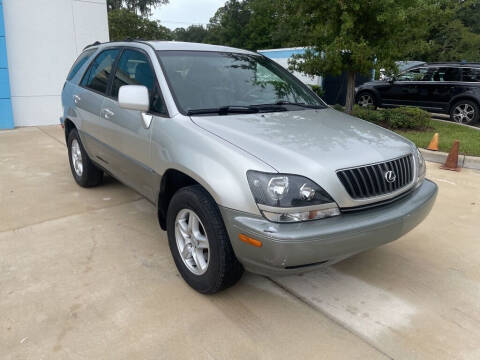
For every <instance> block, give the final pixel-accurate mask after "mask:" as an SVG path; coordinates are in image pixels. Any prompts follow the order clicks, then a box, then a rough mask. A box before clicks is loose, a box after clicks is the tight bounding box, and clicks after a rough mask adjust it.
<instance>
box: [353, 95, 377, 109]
mask: <svg viewBox="0 0 480 360" xmlns="http://www.w3.org/2000/svg"><path fill="white" fill-rule="evenodd" d="M357 105H359V106H361V107H366V108H372V109H375V108H376V105H375V98H374V97H373V95H372V94H371V93H370V92H361V93H360V94H358V95H357Z"/></svg>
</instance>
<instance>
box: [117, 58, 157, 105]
mask: <svg viewBox="0 0 480 360" xmlns="http://www.w3.org/2000/svg"><path fill="white" fill-rule="evenodd" d="M123 85H143V86H146V87H147V88H148V93H149V94H150V109H151V111H154V112H156V113H163V112H164V108H163V102H162V98H161V96H160V92H159V91H158V87H157V85H156V81H155V73H154V71H153V69H152V67H151V66H150V63H149V61H148V58H147V55H145V54H144V53H142V52H140V51H135V50H125V51H124V52H123V53H122V56H121V57H120V60H119V61H118V66H117V70H116V71H115V77H114V78H113V85H112V97H113V98H115V99H118V92H119V90H120V87H121V86H123Z"/></svg>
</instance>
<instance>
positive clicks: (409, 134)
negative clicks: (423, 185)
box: [395, 120, 480, 156]
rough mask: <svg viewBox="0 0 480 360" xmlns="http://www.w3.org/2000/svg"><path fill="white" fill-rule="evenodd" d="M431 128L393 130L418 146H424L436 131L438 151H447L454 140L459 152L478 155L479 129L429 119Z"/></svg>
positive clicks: (479, 152)
mask: <svg viewBox="0 0 480 360" xmlns="http://www.w3.org/2000/svg"><path fill="white" fill-rule="evenodd" d="M430 127H431V128H430V129H429V130H427V131H416V130H395V132H396V133H398V134H400V135H402V136H405V137H406V138H408V139H410V140H411V141H413V142H414V143H415V144H416V145H417V146H418V147H420V148H424V149H425V148H426V147H427V146H428V144H429V143H430V140H432V137H433V134H435V133H438V137H439V141H438V149H439V151H444V152H449V151H450V149H451V147H452V145H453V142H454V141H455V140H458V141H460V153H461V154H465V155H471V156H480V129H479V130H475V129H472V128H469V127H466V126H462V125H457V124H455V123H446V122H442V121H436V120H432V121H431V126H430Z"/></svg>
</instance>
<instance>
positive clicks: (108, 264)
mask: <svg viewBox="0 0 480 360" xmlns="http://www.w3.org/2000/svg"><path fill="white" fill-rule="evenodd" d="M64 142H65V141H64V136H63V132H62V129H61V128H60V127H59V126H50V127H31V128H20V129H17V130H12V131H4V132H1V133H0V204H1V206H0V356H1V358H5V359H31V358H35V359H55V358H58V359H64V358H69V359H99V358H112V359H127V358H128V359H133V358H135V359H136V358H142V359H163V358H165V359H169V358H172V359H173V358H175V359H179V358H194V357H195V358H198V359H226V358H229V359H234V358H238V359H245V358H248V359H257V358H258V359H273V358H275V359H302V358H333V357H335V358H348V359H377V358H378V359H383V358H386V359H388V358H395V359H453V358H458V359H478V358H480V346H479V344H480V301H479V299H480V261H479V259H480V234H479V233H480V225H479V219H480V171H473V170H468V169H463V170H462V171H461V172H459V173H457V172H449V171H443V170H440V169H439V166H438V164H433V163H429V164H428V177H429V178H430V179H432V180H434V181H435V182H436V183H437V184H438V185H439V188H440V191H439V197H438V200H437V203H436V205H435V207H434V209H433V211H432V213H431V214H430V216H429V217H428V218H427V220H426V221H425V222H424V223H422V224H421V225H420V226H419V227H418V228H416V229H415V230H414V231H412V232H411V233H409V234H407V235H406V236H405V237H403V238H402V239H400V240H398V241H396V242H393V243H391V244H389V245H386V246H383V247H380V248H378V249H375V250H371V251H368V252H366V253H363V254H359V255H357V256H355V257H353V258H350V259H348V260H346V261H343V262H341V263H339V264H337V265H335V266H333V267H331V268H328V269H325V270H322V271H317V272H313V273H308V274H304V275H301V276H292V277H287V278H274V279H267V278H264V277H260V276H256V275H252V274H246V275H245V276H244V277H243V279H242V280H241V282H240V283H239V284H238V285H237V286H235V287H234V288H231V289H229V290H227V291H224V292H222V293H220V294H218V295H214V296H204V295H200V294H198V293H196V292H195V291H193V290H192V289H190V288H189V287H188V285H186V284H185V282H184V281H183V280H182V278H181V277H180V276H179V274H178V273H177V270H176V268H175V265H174V263H173V260H172V258H171V255H170V252H169V249H168V244H167V241H166V234H165V232H163V231H161V229H160V227H159V226H158V223H157V220H156V215H155V211H154V207H153V206H152V205H151V204H150V203H148V202H147V201H146V200H144V199H143V198H141V197H140V196H139V195H137V194H136V193H134V192H133V191H131V190H129V189H128V188H127V187H125V186H123V185H122V184H120V183H118V182H116V181H115V180H113V179H111V178H106V181H105V185H103V186H101V187H98V188H94V189H83V188H80V187H79V186H77V185H76V184H75V182H74V181H73V179H72V176H71V173H70V168H69V165H68V159H67V155H66V147H65V144H64Z"/></svg>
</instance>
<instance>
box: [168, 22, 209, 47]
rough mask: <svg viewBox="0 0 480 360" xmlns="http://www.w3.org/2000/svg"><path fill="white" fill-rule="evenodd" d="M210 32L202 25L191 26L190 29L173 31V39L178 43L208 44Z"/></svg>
mask: <svg viewBox="0 0 480 360" xmlns="http://www.w3.org/2000/svg"><path fill="white" fill-rule="evenodd" d="M207 36H208V30H207V29H206V28H205V27H203V26H202V25H191V26H189V27H188V28H186V29H185V28H176V29H175V30H174V31H173V38H174V39H175V40H176V41H188V42H197V43H203V42H206V40H207Z"/></svg>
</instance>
